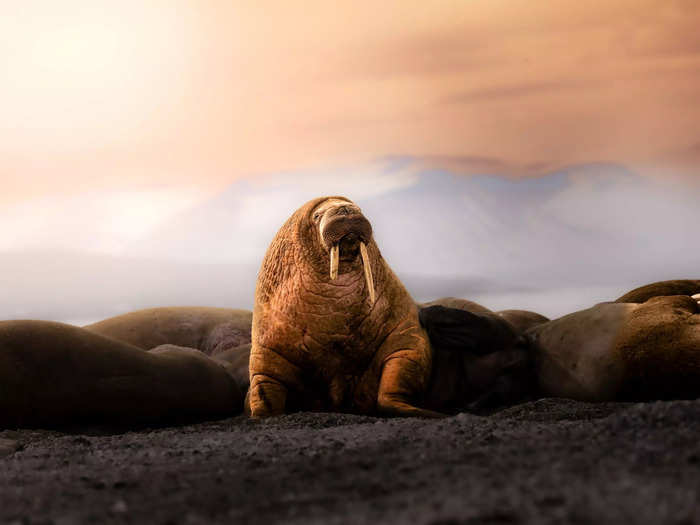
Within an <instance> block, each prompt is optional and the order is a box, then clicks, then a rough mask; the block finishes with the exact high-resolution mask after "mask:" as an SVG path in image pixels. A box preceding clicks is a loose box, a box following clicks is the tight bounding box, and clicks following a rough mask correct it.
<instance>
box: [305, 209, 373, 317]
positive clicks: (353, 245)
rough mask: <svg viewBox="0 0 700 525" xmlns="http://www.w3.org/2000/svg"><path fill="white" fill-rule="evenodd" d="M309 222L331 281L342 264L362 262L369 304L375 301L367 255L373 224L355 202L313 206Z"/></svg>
mask: <svg viewBox="0 0 700 525" xmlns="http://www.w3.org/2000/svg"><path fill="white" fill-rule="evenodd" d="M310 222H311V224H313V227H314V228H315V230H316V233H317V238H318V243H319V246H320V248H321V250H322V251H324V252H325V253H327V254H328V259H329V267H328V272H329V276H330V279H331V280H335V279H337V278H338V272H339V271H340V267H341V261H342V262H345V263H349V262H352V261H355V260H356V259H357V258H358V256H359V257H360V258H361V260H362V266H363V269H364V275H365V282H366V284H367V290H368V293H369V299H370V304H374V301H375V289H374V277H373V275H372V266H371V264H370V261H369V256H368V254H367V244H369V242H370V241H371V239H372V225H371V224H370V223H369V221H368V220H367V219H366V218H365V216H364V215H363V214H362V211H361V210H360V208H359V206H357V205H356V204H355V203H354V202H352V201H350V200H348V199H345V198H344V197H329V198H327V199H325V200H322V201H321V202H320V203H319V204H318V205H316V206H315V207H313V208H312V209H311V212H310Z"/></svg>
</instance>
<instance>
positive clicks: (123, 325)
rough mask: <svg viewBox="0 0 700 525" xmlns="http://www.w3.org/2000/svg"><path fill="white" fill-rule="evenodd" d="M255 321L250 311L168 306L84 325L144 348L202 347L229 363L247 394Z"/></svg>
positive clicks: (221, 362) (217, 358)
mask: <svg viewBox="0 0 700 525" xmlns="http://www.w3.org/2000/svg"><path fill="white" fill-rule="evenodd" d="M252 320H253V312H251V311H250V310H240V309H234V308H212V307H205V306H167V307H158V308H148V309H145V310H137V311H134V312H129V313H125V314H122V315H118V316H116V317H110V318H108V319H103V320H102V321H98V322H96V323H92V324H89V325H86V326H84V327H83V328H84V329H85V330H89V331H90V332H93V333H96V334H100V335H103V336H106V337H109V338H111V339H117V340H119V341H123V342H125V343H128V344H130V345H133V346H136V347H138V348H141V349H143V350H153V351H154V350H164V349H174V348H176V347H177V348H190V349H195V350H199V351H200V352H202V353H204V354H205V355H208V356H210V357H211V358H213V359H214V361H217V362H218V363H219V364H222V365H223V366H225V367H226V368H227V370H228V372H229V373H230V374H231V376H232V377H233V378H234V379H235V380H236V383H237V384H238V387H239V389H240V390H241V392H243V394H244V395H245V393H246V392H247V391H248V386H249V382H250V378H249V374H248V359H249V356H250V333H251V328H252Z"/></svg>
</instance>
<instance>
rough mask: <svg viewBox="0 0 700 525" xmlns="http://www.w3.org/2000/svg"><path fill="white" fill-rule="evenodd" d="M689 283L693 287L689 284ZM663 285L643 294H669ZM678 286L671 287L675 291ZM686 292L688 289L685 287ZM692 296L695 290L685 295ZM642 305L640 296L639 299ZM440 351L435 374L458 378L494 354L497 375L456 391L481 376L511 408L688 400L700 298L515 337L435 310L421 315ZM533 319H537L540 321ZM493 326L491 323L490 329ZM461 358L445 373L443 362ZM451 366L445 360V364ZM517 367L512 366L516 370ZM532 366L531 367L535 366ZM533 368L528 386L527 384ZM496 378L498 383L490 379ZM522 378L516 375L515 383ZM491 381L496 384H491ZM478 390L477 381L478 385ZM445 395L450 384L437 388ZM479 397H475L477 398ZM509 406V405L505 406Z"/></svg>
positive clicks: (606, 310)
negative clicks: (555, 401) (448, 353)
mask: <svg viewBox="0 0 700 525" xmlns="http://www.w3.org/2000/svg"><path fill="white" fill-rule="evenodd" d="M686 282H687V281H686ZM659 284H660V283H652V284H651V285H648V286H647V287H644V288H646V290H645V291H644V292H643V293H644V294H648V293H651V294H654V293H663V291H664V290H666V291H668V290H669V288H668V287H666V288H664V286H659ZM674 286H676V285H672V286H671V288H670V289H671V290H673V289H674V288H673V287H674ZM684 286H685V285H684ZM684 289H686V290H689V291H690V292H692V291H694V290H695V288H693V287H692V286H691V287H690V288H687V287H686V288H684ZM638 297H640V298H641V296H638ZM420 315H421V320H422V321H423V322H424V324H425V326H426V329H427V331H428V334H429V336H430V340H431V344H432V345H433V349H434V351H435V356H436V357H435V372H434V373H435V374H436V375H440V376H442V377H443V378H448V377H453V376H454V375H455V372H454V371H449V370H455V369H458V368H459V364H460V363H461V362H464V363H465V369H466V368H468V367H467V366H466V364H467V363H476V365H478V364H479V361H478V359H477V358H475V357H473V354H475V353H477V352H476V351H477V349H478V348H479V347H488V345H489V344H490V343H491V344H492V348H491V353H490V354H489V355H487V356H486V357H487V358H488V359H490V360H491V363H492V364H493V367H492V368H491V369H488V368H486V369H484V368H483V367H482V368H479V367H478V366H477V368H476V369H475V370H476V371H474V369H473V367H474V365H473V364H472V365H471V366H472V375H470V374H469V371H468V370H467V371H466V372H464V373H463V376H464V377H465V378H466V379H463V380H461V382H459V381H458V382H457V384H456V386H452V390H451V392H449V391H448V393H451V394H452V395H453V396H454V395H455V394H456V393H459V392H460V388H461V389H462V390H461V392H465V391H466V393H467V394H469V393H470V392H469V390H465V387H467V386H469V385H470V380H469V378H470V377H473V374H475V373H481V376H482V379H485V380H489V381H490V382H491V383H490V384H491V387H489V388H486V390H485V393H484V395H487V396H488V395H491V394H492V392H491V391H492V390H495V393H496V394H502V393H505V395H501V396H500V401H504V402H505V403H506V404H507V403H508V402H509V401H510V402H512V401H514V400H515V401H517V398H518V396H519V395H521V396H523V397H526V396H527V394H528V392H527V387H528V385H529V387H530V388H532V390H531V392H530V393H529V395H530V396H553V397H567V398H572V399H577V400H581V401H613V400H636V401H641V400H654V399H688V398H696V397H698V396H700V294H695V295H693V296H689V295H671V296H663V295H662V296H652V298H651V299H649V300H646V301H645V302H640V303H620V302H609V303H600V304H598V305H595V306H593V307H592V308H588V309H586V310H581V311H579V312H574V313H572V314H569V315H566V316H564V317H561V318H559V319H555V320H554V321H549V322H545V323H541V324H536V325H535V326H533V327H531V328H529V329H528V330H526V331H525V333H524V334H523V335H522V336H520V337H514V336H513V335H512V334H511V335H510V336H509V335H508V332H507V330H503V327H502V326H500V327H499V326H498V325H497V324H494V322H493V319H485V317H488V315H487V314H475V313H471V312H465V311H463V310H458V309H450V308H444V307H439V306H433V307H430V308H427V309H424V310H421V312H420ZM533 319H534V318H533ZM487 321H488V322H487ZM444 350H452V351H453V352H454V353H456V354H457V355H458V356H459V358H458V359H457V361H456V362H453V363H452V364H451V365H450V366H444V365H442V368H444V369H448V371H447V372H444V373H443V372H440V367H441V365H440V362H441V359H440V355H441V354H444ZM443 359H444V358H443ZM509 361H510V363H509ZM528 363H529V364H528ZM528 368H529V370H530V372H529V379H528ZM489 370H491V372H494V373H495V375H489V373H488V372H489ZM513 374H515V375H513ZM489 378H490V379H489ZM472 383H473V381H472ZM434 384H436V385H437V386H441V387H442V389H443V396H444V395H445V394H444V390H445V388H446V387H450V386H451V385H450V384H447V385H445V384H442V385H441V384H440V383H434ZM471 394H472V395H473V394H474V392H471ZM502 404H503V403H502Z"/></svg>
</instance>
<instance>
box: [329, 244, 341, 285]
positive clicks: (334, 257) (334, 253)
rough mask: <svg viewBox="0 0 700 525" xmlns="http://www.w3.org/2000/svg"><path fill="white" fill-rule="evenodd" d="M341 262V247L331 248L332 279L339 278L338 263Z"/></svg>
mask: <svg viewBox="0 0 700 525" xmlns="http://www.w3.org/2000/svg"><path fill="white" fill-rule="evenodd" d="M339 261H340V246H338V245H337V244H334V245H333V246H331V279H336V278H337V277H338V262H339Z"/></svg>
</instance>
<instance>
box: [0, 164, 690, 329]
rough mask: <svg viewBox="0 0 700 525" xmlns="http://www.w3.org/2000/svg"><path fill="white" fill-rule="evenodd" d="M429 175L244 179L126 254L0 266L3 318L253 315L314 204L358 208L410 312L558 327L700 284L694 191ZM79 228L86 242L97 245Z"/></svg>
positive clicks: (606, 179) (585, 169)
mask: <svg viewBox="0 0 700 525" xmlns="http://www.w3.org/2000/svg"><path fill="white" fill-rule="evenodd" d="M423 166H424V164H422V163H419V162H417V161H415V160H414V159H411V158H392V159H386V160H383V161H380V162H378V163H376V164H374V165H371V166H367V167H364V168H358V169H354V168H346V169H344V170H334V171H326V172H318V173H309V174H284V175H280V176H278V177H274V178H270V179H266V180H260V181H258V182H251V181H246V180H241V181H237V182H235V183H234V184H232V185H231V186H230V187H229V188H228V189H226V190H225V191H223V192H221V193H220V194H219V195H217V196H216V197H215V198H213V199H210V200H209V201H206V202H204V203H203V204H200V205H197V206H194V207H191V208H189V209H186V211H184V212H181V213H179V214H177V215H174V216H173V217H172V218H171V219H169V220H167V221H166V222H165V223H164V224H162V225H161V226H160V227H158V228H157V229H155V230H152V231H151V232H150V233H148V234H147V235H145V236H143V237H142V238H141V239H139V240H138V241H136V242H132V243H131V244H129V245H128V246H127V248H126V250H125V251H122V252H121V254H120V255H98V254H94V253H92V254H91V253H85V252H84V251H82V252H79V251H76V250H73V251H70V250H65V251H56V250H47V249H42V248H36V249H34V250H33V251H22V252H9V253H4V254H0V286H2V294H0V318H17V317H33V318H45V319H69V320H85V321H90V320H95V319H99V318H103V317H106V316H109V315H114V314H117V313H121V312H124V311H127V310H131V309H135V308H144V307H149V306H158V305H178V304H199V305H209V306H229V307H242V308H249V307H251V306H252V300H253V291H254V286H255V279H256V274H257V269H258V267H259V265H260V262H261V260H262V257H263V255H264V253H265V250H266V249H267V246H268V244H269V242H270V240H271V239H272V237H273V236H274V234H275V232H276V231H277V229H278V228H279V226H280V225H281V224H282V223H283V222H284V220H286V218H287V217H288V216H289V215H290V214H291V213H292V212H293V211H294V210H295V209H296V208H297V207H299V206H300V205H301V204H302V203H303V202H305V201H306V200H308V199H310V198H313V197H315V196H318V195H323V194H341V195H346V196H348V197H350V198H352V199H353V200H355V201H356V202H357V203H358V204H359V205H360V206H361V207H362V208H363V210H364V212H365V214H366V215H367V216H368V217H369V218H370V220H371V222H372V224H373V227H374V234H375V237H376V239H377V242H378V244H379V246H380V249H381V250H382V253H383V255H384V257H385V258H386V260H387V261H388V262H389V264H390V265H391V266H392V268H393V269H394V270H395V271H396V273H397V274H398V275H399V276H400V277H401V278H402V280H403V281H404V282H405V284H406V286H407V288H408V289H409V291H410V292H411V293H412V294H413V296H414V297H415V298H416V299H417V300H426V299H432V298H435V297H440V296H445V295H454V296H461V297H468V298H470V299H474V300H477V301H481V302H483V303H484V304H485V305H486V306H489V307H491V308H494V309H502V308H530V309H535V310H539V311H541V312H542V313H544V314H546V315H549V316H558V315H562V314H565V313H567V312H569V311H573V310H576V309H579V308H583V307H585V306H588V305H590V304H593V303H595V302H598V301H604V300H610V299H613V298H614V297H616V296H618V295H620V294H621V293H623V292H624V291H626V290H628V289H631V288H633V287H635V286H637V285H640V284H643V283H646V282H651V281H655V280H662V279H672V278H683V277H688V278H698V276H700V244H699V243H698V242H697V233H696V232H697V228H698V226H697V225H698V224H700V206H699V205H698V201H700V196H699V195H698V194H697V192H695V191H689V190H688V188H687V187H684V186H674V185H673V184H671V183H660V182H652V181H650V180H648V179H644V178H641V177H639V176H637V175H635V174H634V173H631V172H630V171H628V170H626V169H625V168H623V167H620V166H616V165H608V164H596V165H594V164H591V165H585V166H576V167H572V168H569V169H566V170H562V171H561V172H558V173H552V174H549V175H546V176H543V177H537V178H525V179H523V178H520V179H512V178H508V177H503V176H494V175H469V176H466V175H456V174H452V173H449V172H445V171H437V170H431V169H426V168H424V167H423ZM63 213H64V214H66V215H69V214H71V213H72V210H68V209H67V210H64V211H63ZM47 220H48V219H47ZM76 220H77V219H76ZM81 221H82V222H85V221H84V220H83V219H81ZM78 222H80V221H78ZM87 226H88V228H85V231H84V232H82V235H92V234H90V230H89V224H87ZM95 235H96V234H95ZM100 240H101V241H102V242H103V243H104V244H106V245H109V242H110V239H109V238H107V237H104V238H100ZM84 249H85V248H83V250H84Z"/></svg>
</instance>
